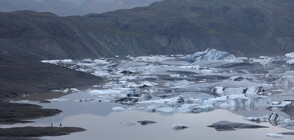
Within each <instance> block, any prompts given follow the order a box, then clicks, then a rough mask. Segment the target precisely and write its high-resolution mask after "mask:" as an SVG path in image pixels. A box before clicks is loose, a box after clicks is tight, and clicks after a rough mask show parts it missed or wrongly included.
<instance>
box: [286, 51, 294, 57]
mask: <svg viewBox="0 0 294 140" xmlns="http://www.w3.org/2000/svg"><path fill="white" fill-rule="evenodd" d="M285 56H286V57H290V58H294V52H291V53H287V54H286V55H285Z"/></svg>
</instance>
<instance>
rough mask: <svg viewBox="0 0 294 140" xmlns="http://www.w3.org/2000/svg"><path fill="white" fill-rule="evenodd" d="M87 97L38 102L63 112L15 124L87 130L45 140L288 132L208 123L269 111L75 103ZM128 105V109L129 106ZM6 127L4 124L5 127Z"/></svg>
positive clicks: (162, 139)
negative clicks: (179, 126) (115, 109)
mask: <svg viewBox="0 0 294 140" xmlns="http://www.w3.org/2000/svg"><path fill="white" fill-rule="evenodd" d="M87 96H89V95H88V94H85V93H74V94H70V95H67V96H64V97H61V98H59V99H58V100H53V101H52V102H51V103H49V104H40V105H42V106H43V107H45V108H57V109H60V110H62V111H63V112H62V113H61V114H59V115H56V116H53V117H47V118H42V119H37V120H34V121H35V122H34V123H29V124H16V125H12V126H7V127H16V126H50V124H51V123H53V124H54V125H55V126H59V124H60V123H61V124H62V126H73V127H82V128H85V129H87V131H85V132H79V133H72V134H70V135H66V136H58V137H42V139H45V140H81V139H84V140H98V139H100V140H118V139H119V140H167V139H168V140H179V139H184V140H197V139H199V140H215V139H221V140H237V139H238V140H248V139H252V140H255V139H256V140H266V139H276V138H270V137H267V136H266V135H267V133H281V132H291V131H289V130H287V129H284V128H280V127H275V126H271V125H270V124H269V123H260V124H259V125H263V126H268V127H269V128H261V129H237V130H236V131H222V132H219V131H216V130H215V129H214V128H209V127H207V125H210V124H212V123H215V122H218V121H230V122H240V123H248V124H255V123H252V122H249V121H246V120H244V119H243V118H244V116H259V115H260V116H262V115H265V114H268V113H269V112H267V111H265V110H263V111H258V110H257V111H237V112H231V111H228V110H222V109H218V110H214V111H211V112H206V113H200V114H190V113H170V114H167V113H165V114H162V113H152V112H147V111H145V110H139V109H138V106H139V105H136V106H135V108H133V109H131V108H132V106H123V105H120V104H116V103H99V102H78V101H77V100H78V99H81V98H83V99H85V98H87ZM117 106H122V107H124V108H126V109H127V110H126V111H122V112H113V111H112V108H113V107H117ZM128 108H130V109H128ZM142 120H151V121H155V122H157V123H154V124H150V125H146V126H142V125H140V124H139V123H137V121H142ZM120 122H132V123H135V124H136V125H133V126H125V125H121V124H120ZM175 123H178V124H184V125H187V126H188V127H189V128H188V129H184V130H179V131H175V130H173V129H172V128H171V127H172V125H173V124H175ZM4 127H5V126H4ZM293 138H294V137H293V136H284V138H283V139H285V140H290V139H291V140H293Z"/></svg>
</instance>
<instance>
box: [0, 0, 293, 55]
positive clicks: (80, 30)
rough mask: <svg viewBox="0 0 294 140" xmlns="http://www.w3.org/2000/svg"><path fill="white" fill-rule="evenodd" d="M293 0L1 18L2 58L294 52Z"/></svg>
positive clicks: (186, 0) (182, 2) (175, 2)
mask: <svg viewBox="0 0 294 140" xmlns="http://www.w3.org/2000/svg"><path fill="white" fill-rule="evenodd" d="M293 9H294V2H293V1H292V0H279V1H275V0H273V1H269V0H255V1H253V0H164V1H162V2H156V3H154V4H152V5H151V6H149V7H142V8H134V9H130V10H118V11H114V12H109V13H104V14H89V15H86V16H73V17H62V18H61V17H58V16H55V15H53V14H49V13H37V12H31V11H22V12H12V13H1V14H0V46H1V50H0V52H1V53H2V54H11V55H13V56H14V57H18V58H25V59H38V60H39V59H55V58H73V59H76V58H87V57H97V56H109V55H149V54H178V53H192V52H195V51H199V50H204V49H206V48H216V49H219V50H225V51H229V52H231V53H234V54H236V55H244V56H256V55H281V54H284V53H286V52H290V51H294V47H293V46H294V41H293V40H294V24H293V23H294V18H293V17H294V12H293Z"/></svg>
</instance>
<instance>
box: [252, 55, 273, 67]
mask: <svg viewBox="0 0 294 140" xmlns="http://www.w3.org/2000/svg"><path fill="white" fill-rule="evenodd" d="M276 59H277V58H276V57H269V56H260V57H259V58H250V59H249V63H259V64H262V65H267V64H270V63H272V62H274V61H275V60H276Z"/></svg>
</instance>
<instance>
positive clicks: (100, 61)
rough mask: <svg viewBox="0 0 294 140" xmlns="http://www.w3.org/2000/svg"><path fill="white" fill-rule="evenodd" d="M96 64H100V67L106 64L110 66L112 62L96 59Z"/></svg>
mask: <svg viewBox="0 0 294 140" xmlns="http://www.w3.org/2000/svg"><path fill="white" fill-rule="evenodd" d="M94 63H96V64H99V65H105V64H109V63H110V62H107V60H105V59H95V60H94Z"/></svg>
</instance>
